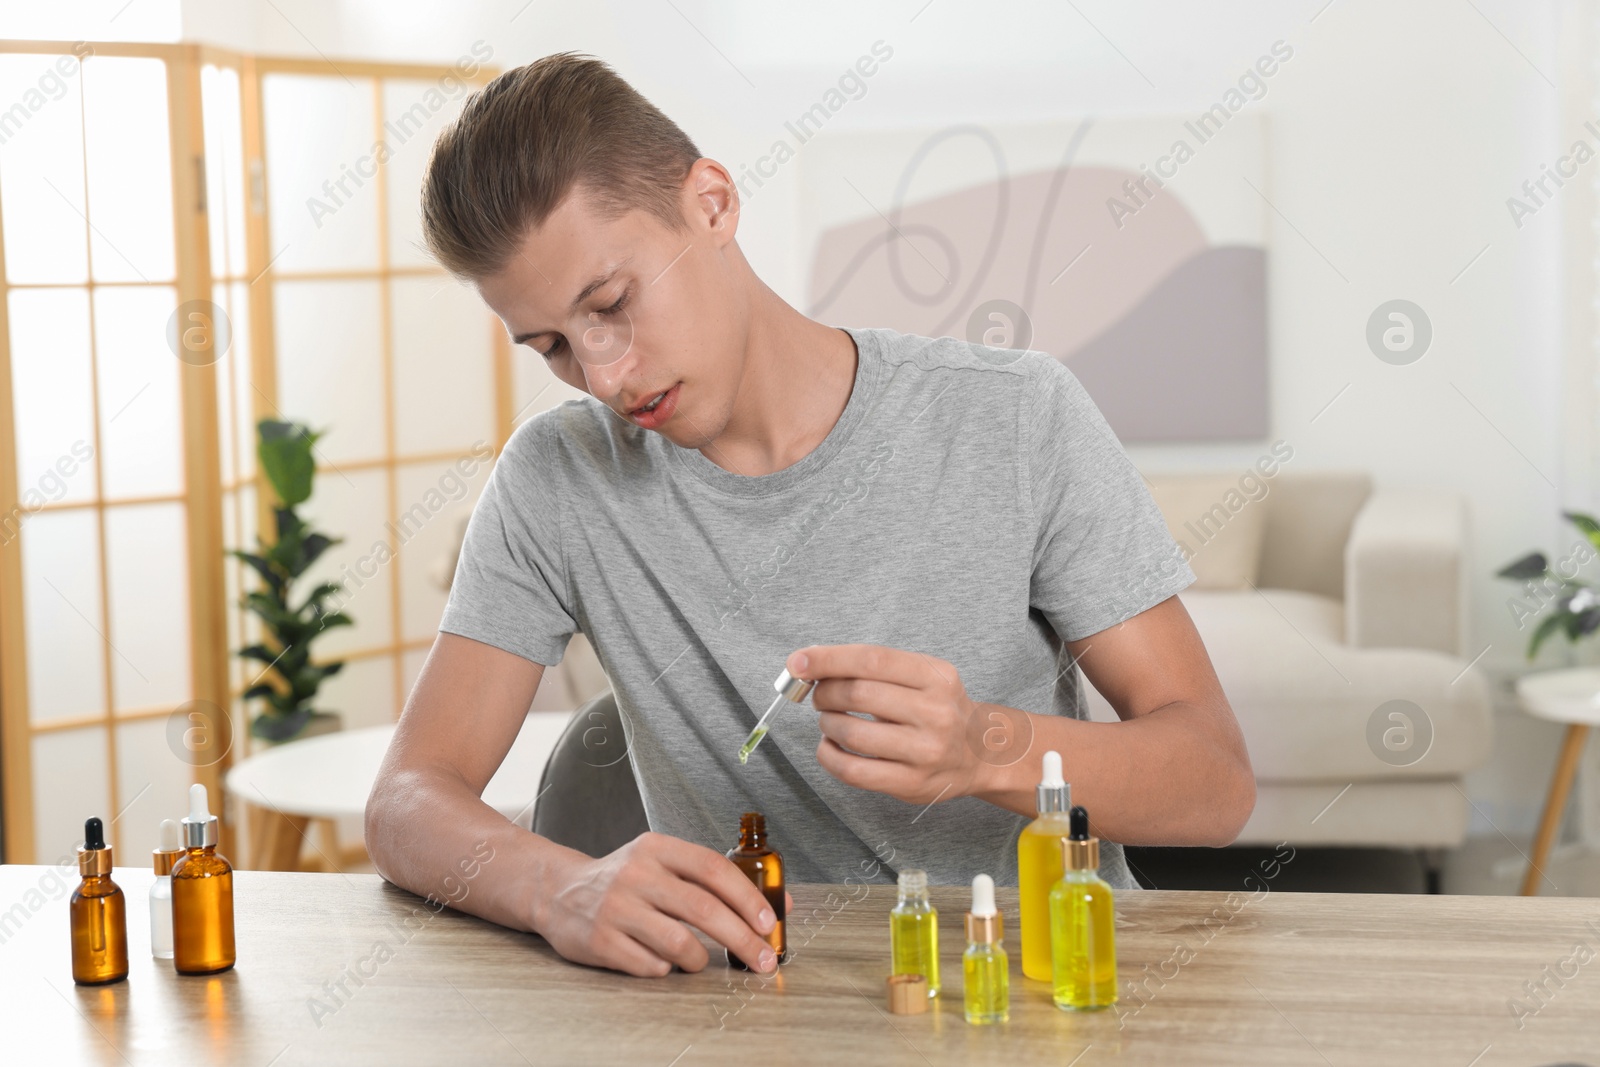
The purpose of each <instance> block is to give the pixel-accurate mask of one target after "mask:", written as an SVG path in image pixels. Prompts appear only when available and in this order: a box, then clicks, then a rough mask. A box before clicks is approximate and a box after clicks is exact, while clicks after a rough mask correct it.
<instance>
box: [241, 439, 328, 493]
mask: <svg viewBox="0 0 1600 1067" xmlns="http://www.w3.org/2000/svg"><path fill="white" fill-rule="evenodd" d="M256 431H257V433H258V434H259V436H260V444H259V445H258V446H257V449H256V454H257V456H258V457H259V458H260V460H261V469H262V470H263V471H264V472H265V473H266V475H267V480H268V481H270V482H271V483H272V488H273V489H274V490H275V491H276V492H277V494H278V499H279V500H281V501H282V502H283V504H284V505H285V506H286V507H290V508H292V507H294V506H295V505H296V504H303V503H305V501H306V500H307V499H309V498H310V496H311V479H312V476H313V475H314V474H315V473H316V464H315V462H314V460H313V459H312V453H311V449H312V446H313V445H315V444H316V442H317V438H318V437H320V436H321V434H317V433H313V432H312V431H311V430H310V429H309V428H308V427H306V426H302V425H301V424H299V423H296V422H278V421H276V420H274V419H262V420H261V421H260V422H259V423H257V424H256Z"/></svg>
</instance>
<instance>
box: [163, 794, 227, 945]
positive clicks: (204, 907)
mask: <svg viewBox="0 0 1600 1067" xmlns="http://www.w3.org/2000/svg"><path fill="white" fill-rule="evenodd" d="M182 829H183V855H182V856H179V857H178V861H177V862H176V863H174V864H173V865H172V965H173V966H174V967H175V968H177V971H178V973H179V974H215V973H216V972H217V971H225V970H227V969H228V968H229V967H232V966H233V964H234V960H235V953H234V948H233V866H232V865H231V864H229V863H228V861H227V860H226V859H224V858H223V857H222V856H219V855H218V854H217V817H216V816H215V815H212V814H211V813H210V812H209V811H207V810H206V787H205V786H203V785H200V784H199V783H195V784H194V785H192V786H190V787H189V814H188V815H187V816H186V817H185V818H184V820H183V823H182Z"/></svg>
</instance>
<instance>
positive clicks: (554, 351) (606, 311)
mask: <svg viewBox="0 0 1600 1067" xmlns="http://www.w3.org/2000/svg"><path fill="white" fill-rule="evenodd" d="M631 296H633V290H632V289H625V290H623V292H622V295H621V296H619V297H618V298H617V302H616V303H615V304H612V305H611V306H610V307H608V308H601V309H600V310H599V311H597V312H595V314H597V315H604V316H606V317H607V318H610V317H611V316H613V315H616V314H618V313H619V312H621V311H622V309H623V308H625V307H627V306H628V299H629V298H630V297H631ZM566 350H567V339H566V338H565V337H560V336H558V337H557V338H556V343H555V344H553V345H551V346H550V347H549V348H548V349H547V350H545V351H543V352H539V350H538V349H537V348H536V349H534V351H535V352H539V354H540V355H541V356H543V357H544V358H545V359H555V358H556V357H557V356H559V355H560V354H561V353H563V352H565V351H566Z"/></svg>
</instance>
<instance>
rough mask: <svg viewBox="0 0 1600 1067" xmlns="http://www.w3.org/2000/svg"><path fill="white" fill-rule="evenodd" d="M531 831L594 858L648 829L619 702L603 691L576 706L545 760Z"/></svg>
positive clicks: (607, 691) (648, 825) (611, 850)
mask: <svg viewBox="0 0 1600 1067" xmlns="http://www.w3.org/2000/svg"><path fill="white" fill-rule="evenodd" d="M538 796H539V801H538V803H537V804H535V805H534V808H533V832H534V833H536V834H538V835H540V836H541V837H547V838H549V839H550V840H552V841H555V842H557V843H558V844H562V845H566V846H567V847H568V848H574V849H577V850H578V851H579V852H582V853H584V854H586V855H589V856H594V857H596V858H598V857H600V856H604V855H606V854H607V853H610V852H614V851H616V850H617V849H618V848H620V847H622V846H623V845H625V844H627V843H628V842H629V841H632V840H633V839H634V838H636V837H638V836H639V835H640V834H642V833H644V832H645V831H646V830H648V829H650V823H649V821H648V820H647V819H646V818H645V813H644V801H642V800H641V799H640V798H639V786H638V783H637V782H635V781H634V778H633V766H632V764H630V763H629V762H628V741H627V737H626V735H625V734H624V733H623V730H622V717H621V715H620V714H619V713H618V712H617V700H616V697H615V695H613V694H612V692H611V690H609V689H607V690H606V691H605V692H604V693H603V694H601V695H600V696H597V697H595V698H594V699H593V700H591V701H589V702H588V703H587V704H584V705H583V706H582V707H580V708H578V710H577V712H576V713H574V714H573V716H572V721H571V722H570V723H568V724H567V728H566V729H565V730H563V731H562V733H561V739H560V740H559V741H557V742H556V747H555V748H554V749H553V750H552V751H551V753H550V758H549V760H547V761H546V762H545V765H544V774H543V775H542V776H541V777H540V779H539V794H538Z"/></svg>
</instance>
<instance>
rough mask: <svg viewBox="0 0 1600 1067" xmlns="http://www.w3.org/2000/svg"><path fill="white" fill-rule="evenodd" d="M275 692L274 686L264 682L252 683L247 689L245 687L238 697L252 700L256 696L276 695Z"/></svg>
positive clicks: (276, 692) (276, 691)
mask: <svg viewBox="0 0 1600 1067" xmlns="http://www.w3.org/2000/svg"><path fill="white" fill-rule="evenodd" d="M277 694H278V690H277V689H276V688H275V687H274V686H270V685H268V684H267V683H266V682H262V683H260V684H259V685H252V686H251V687H250V688H249V689H246V690H245V691H244V692H243V693H240V694H239V699H240V700H254V699H255V698H256V697H270V696H277Z"/></svg>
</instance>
